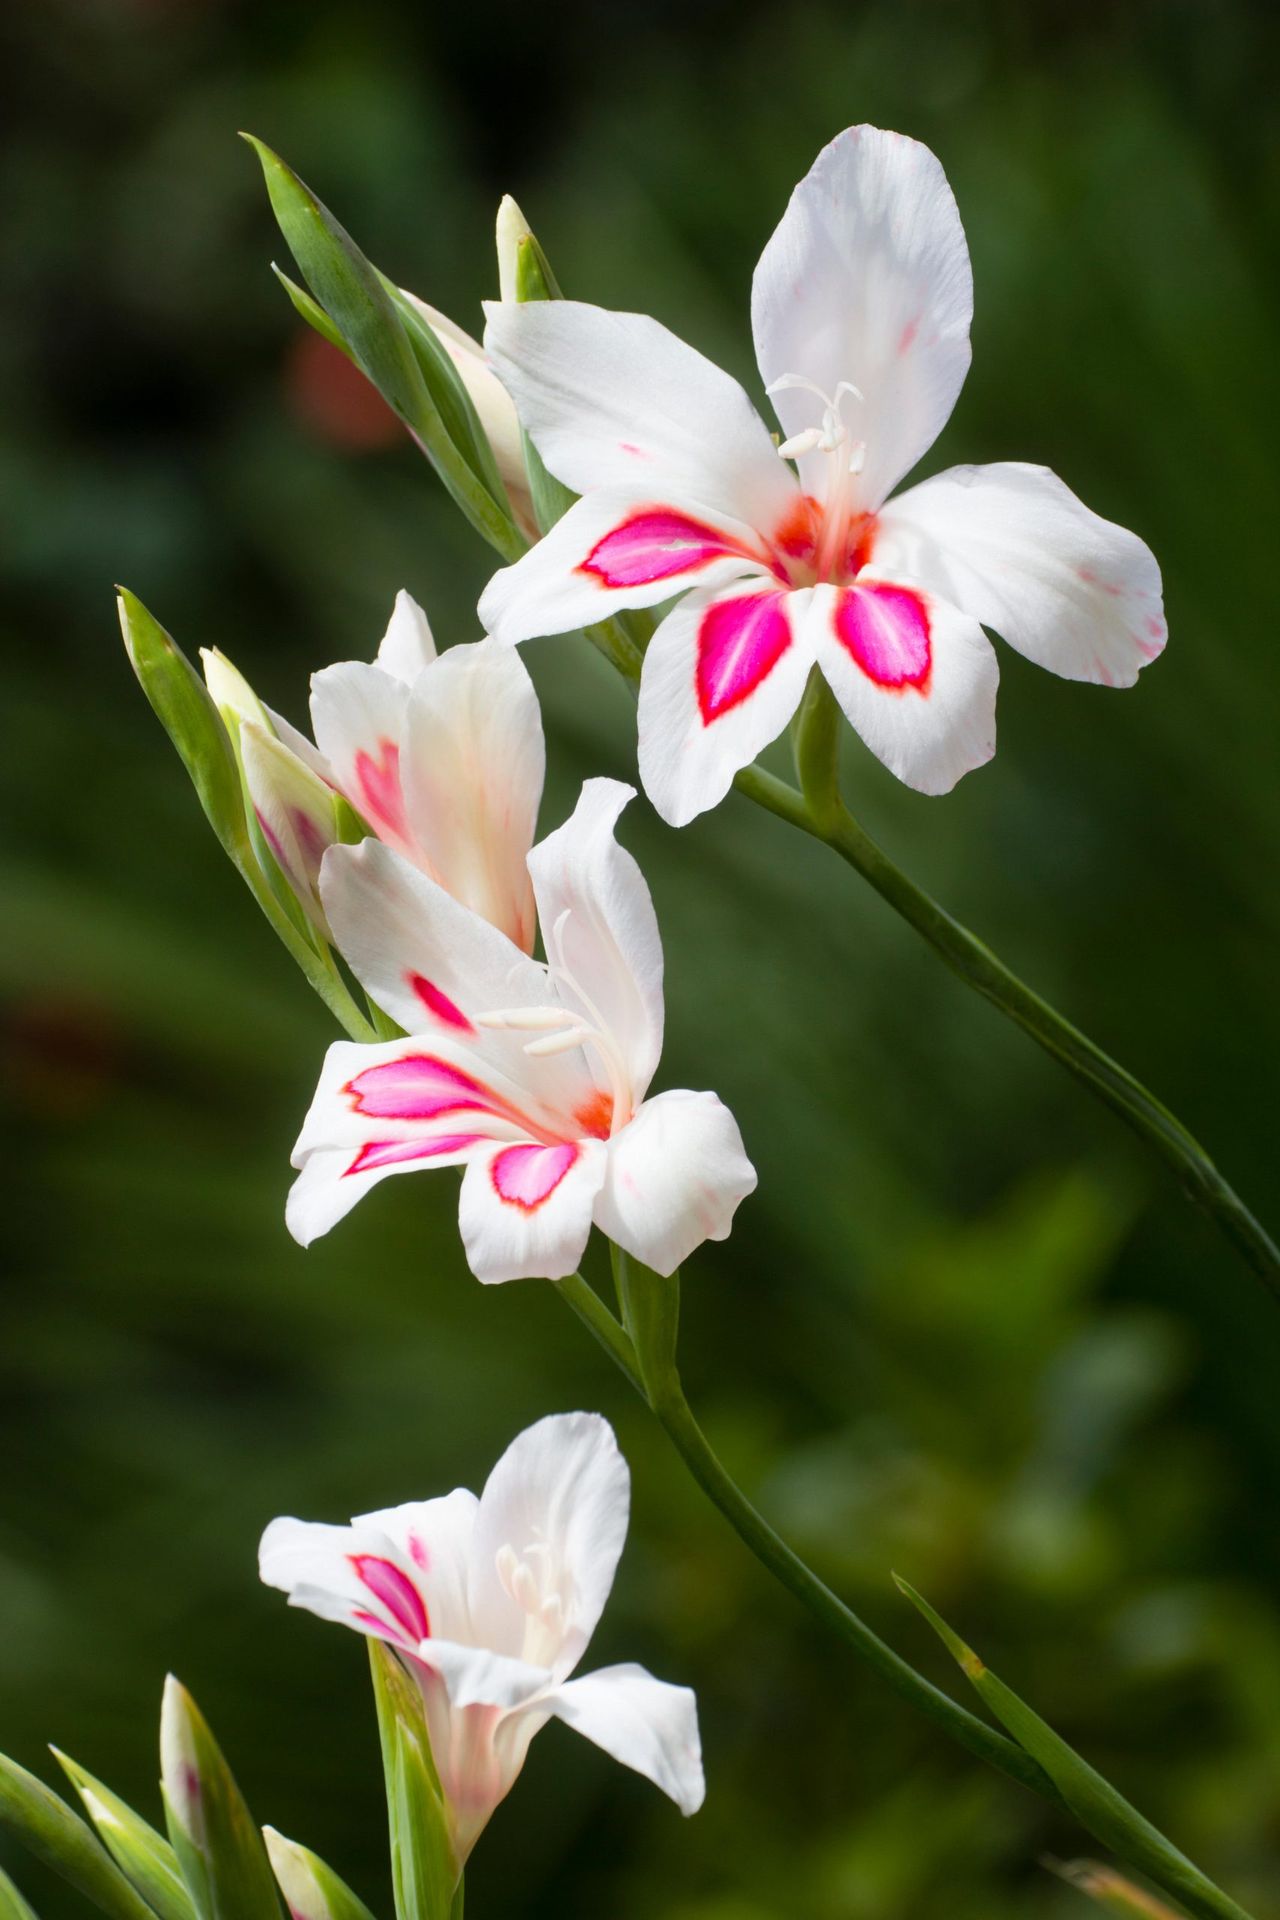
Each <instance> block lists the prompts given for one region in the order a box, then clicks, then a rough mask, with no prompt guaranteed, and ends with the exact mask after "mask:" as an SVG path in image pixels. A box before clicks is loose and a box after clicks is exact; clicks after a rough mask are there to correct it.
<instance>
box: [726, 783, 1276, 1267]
mask: <svg viewBox="0 0 1280 1920" xmlns="http://www.w3.org/2000/svg"><path fill="white" fill-rule="evenodd" d="M735 785H736V786H737V788H738V791H739V792H740V793H743V794H745V795H746V796H747V798H748V799H750V800H754V801H755V802H756V804H757V806H762V807H765V808H767V809H768V811H769V812H770V813H774V814H776V815H777V816H778V818H779V819H781V820H785V821H786V822H787V823H788V825H790V826H793V827H799V828H800V830H801V831H802V832H803V833H808V834H810V835H811V836H812V837H813V838H814V839H816V840H820V841H822V843H823V844H824V845H825V846H828V847H830V848H831V849H832V850H833V852H835V853H838V854H839V856H840V858H841V859H842V860H844V861H846V862H847V864H848V865H849V866H851V867H852V868H853V869H854V870H855V872H857V873H860V874H861V875H862V877H863V879H864V880H868V881H869V882H870V883H871V885H872V886H873V887H874V888H875V890H876V892H877V893H878V894H879V895H880V897H881V899H882V900H886V901H887V902H888V903H889V905H890V906H891V907H892V908H893V909H894V911H895V913H898V914H901V916H902V918H903V919H904V920H905V921H907V923H908V924H909V925H910V926H912V927H914V928H915V930H916V932H917V933H919V934H921V935H922V936H923V938H924V939H925V940H927V941H928V943H929V945H930V946H931V947H932V948H933V950H934V952H935V953H937V954H939V955H941V957H942V959H943V960H945V961H946V963H947V965H948V966H949V967H950V968H951V970H952V972H953V973H957V974H959V976H960V978H961V979H962V980H963V981H965V982H966V984H967V985H969V986H971V987H973V988H974V989H975V990H976V991H977V992H978V993H980V994H982V995H983V997H984V998H985V999H987V1000H990V1001H991V1003H992V1004H993V1005H994V1006H997V1007H999V1009H1000V1011H1001V1012H1002V1013H1004V1014H1006V1015H1007V1016H1008V1018H1009V1019H1010V1020H1012V1021H1013V1022H1014V1023H1015V1024H1016V1025H1017V1026H1019V1027H1021V1028H1022V1030H1023V1032H1024V1033H1028V1034H1030V1036H1031V1038H1032V1039H1033V1040H1034V1041H1036V1042H1037V1044H1038V1045H1039V1046H1041V1047H1043V1048H1044V1050H1045V1052H1046V1053H1048V1054H1051V1055H1052V1056H1053V1058H1054V1059H1055V1060H1059V1061H1061V1063H1062V1065H1063V1066H1064V1067H1066V1068H1067V1070H1068V1072H1069V1073H1073V1074H1074V1075H1075V1077H1076V1079H1077V1080H1080V1081H1082V1082H1083V1083H1084V1085H1085V1086H1087V1087H1088V1088H1089V1089H1090V1090H1091V1091H1092V1092H1093V1093H1095V1094H1096V1095H1097V1096H1098V1098H1099V1099H1100V1100H1102V1101H1103V1102H1105V1104H1106V1105H1107V1106H1109V1107H1110V1108H1111V1109H1112V1111H1113V1112H1114V1113H1117V1114H1119V1116H1120V1118H1121V1119H1122V1120H1123V1121H1124V1122H1125V1123H1126V1125H1127V1126H1129V1127H1131V1128H1132V1129H1133V1131H1134V1132H1135V1133H1136V1134H1138V1135H1139V1136H1140V1137H1141V1138H1142V1139H1144V1140H1145V1141H1146V1142H1147V1143H1148V1145H1149V1146H1151V1147H1152V1148H1154V1150H1155V1152H1156V1153H1157V1154H1159V1156H1160V1158H1161V1159H1162V1160H1164V1161H1165V1162H1166V1164H1167V1165H1168V1166H1170V1167H1171V1168H1172V1169H1173V1171H1174V1173H1175V1175H1176V1176H1177V1178H1178V1180H1179V1182H1180V1184H1181V1185H1182V1187H1183V1189H1184V1191H1185V1192H1186V1193H1187V1194H1188V1195H1189V1197H1190V1198H1191V1199H1192V1200H1194V1201H1195V1203H1196V1204H1197V1206H1199V1207H1201V1208H1203V1210H1204V1211H1205V1213H1207V1214H1208V1215H1209V1217H1210V1219H1211V1220H1213V1221H1214V1223H1215V1224H1216V1225H1217V1226H1218V1227H1219V1228H1220V1230H1221V1231H1222V1233H1223V1234H1224V1235H1225V1236H1226V1238H1227V1239H1228V1240H1229V1241H1230V1242H1231V1244H1232V1246H1233V1247H1235V1249H1236V1251H1237V1252H1238V1253H1239V1254H1240V1255H1241V1256H1242V1257H1243V1258H1244V1260H1245V1261H1246V1263H1247V1264H1248V1265H1249V1266H1250V1267H1251V1268H1252V1269H1253V1271H1254V1273H1256V1274H1257V1275H1258V1276H1259V1278H1260V1279H1261V1280H1262V1281H1263V1282H1264V1284H1265V1285H1266V1286H1267V1287H1268V1288H1269V1289H1270V1291H1271V1292H1272V1293H1273V1294H1274V1295H1276V1297H1277V1298H1280V1248H1277V1246H1276V1244H1275V1242H1274V1241H1273V1240H1272V1239H1271V1237H1270V1235H1269V1234H1268V1233H1267V1231H1266V1229H1265V1228H1264V1227H1263V1226H1262V1225H1261V1223H1260V1222H1259V1221H1258V1220H1257V1219H1255V1217H1254V1215H1253V1214H1252V1213H1251V1212H1250V1211H1249V1209H1248V1207H1246V1206H1245V1204H1244V1202H1243V1200H1241V1198H1240V1196H1239V1194H1238V1193H1236V1191H1235V1189H1234V1188H1233V1187H1232V1186H1231V1185H1230V1184H1229V1183H1228V1181H1226V1180H1225V1179H1224V1178H1223V1176H1222V1175H1221V1173H1219V1171H1218V1169H1217V1167H1216V1166H1215V1165H1214V1163H1213V1161H1212V1160H1211V1159H1210V1158H1209V1155H1208V1154H1207V1153H1206V1152H1205V1150H1204V1148H1203V1147H1202V1146H1201V1145H1200V1143H1199V1142H1198V1141H1197V1140H1196V1139H1195V1138H1194V1136H1193V1135H1192V1134H1190V1133H1189V1132H1188V1131H1187V1129H1186V1128H1185V1127H1184V1126H1183V1125H1182V1123H1181V1121H1180V1120H1178V1119H1177V1118H1176V1117H1175V1116H1174V1115H1173V1114H1172V1113H1170V1111H1169V1109H1168V1108H1167V1107H1165V1106H1163V1105H1162V1104H1161V1102H1160V1101H1159V1100H1157V1099H1156V1097H1155V1095H1154V1094H1152V1093H1149V1092H1148V1091H1147V1089H1146V1087H1144V1086H1143V1085H1142V1083H1141V1081H1140V1080H1137V1079H1135V1078H1134V1076H1133V1075H1132V1074H1131V1073H1129V1072H1128V1071H1127V1070H1126V1069H1125V1068H1124V1067H1122V1066H1121V1065H1120V1064H1119V1062H1118V1061H1116V1060H1113V1059H1112V1058H1111V1057H1110V1055H1109V1054H1106V1053H1104V1052H1103V1051H1102V1049H1101V1048H1100V1047H1096V1046H1095V1045H1094V1043H1093V1041H1092V1040H1090V1039H1089V1038H1088V1037H1087V1036H1086V1035H1085V1034H1083V1033H1081V1032H1080V1030H1079V1028H1078V1027H1073V1026H1072V1025H1071V1023H1070V1021H1069V1020H1064V1019H1063V1017H1062V1015H1061V1014H1060V1013H1057V1012H1055V1010H1054V1009H1053V1008H1052V1007H1051V1006H1050V1005H1049V1004H1048V1002H1047V1001H1045V1000H1042V999H1041V998H1040V996H1039V994H1037V993H1033V992H1032V990H1031V988H1030V987H1028V986H1026V985H1025V984H1024V983H1023V982H1022V981H1021V980H1019V979H1018V977H1017V975H1016V974H1014V973H1011V972H1010V971H1009V969H1008V967H1006V966H1005V965H1004V963H1003V962H1002V961H1000V960H998V959H997V958H996V956H995V954H994V953H992V951H991V949H990V948H989V947H987V946H984V944H983V942H982V941H981V940H979V939H977V938H976V937H975V936H974V935H973V934H972V933H970V932H969V931H968V929H967V928H966V927H963V926H961V924H960V922H959V921H958V920H954V919H952V917H951V915H950V914H949V913H947V912H946V911H945V910H944V909H943V908H942V907H940V906H939V905H938V904H937V902H936V901H935V900H932V899H930V897H929V895H928V894H927V893H925V892H924V891H923V890H922V889H921V888H920V887H917V886H916V885H915V883H914V881H911V880H909V879H908V878H907V876H906V874H905V873H903V872H902V871H901V869H900V868H898V867H895V866H894V864H893V862H892V861H891V860H890V859H889V857H888V856H887V854H885V853H884V852H883V851H882V849H881V848H880V847H878V846H877V845H876V843H875V841H874V840H873V839H872V838H871V837H870V835H869V834H867V833H864V831H863V830H862V828H861V827H860V826H859V825H858V823H857V821H856V820H854V819H853V817H852V815H851V814H850V813H849V812H848V810H847V809H846V808H845V807H844V805H843V804H841V805H839V807H838V808H837V809H835V810H834V811H832V812H831V813H830V814H829V815H827V817H826V818H825V819H824V820H823V821H822V822H821V823H819V822H818V821H817V820H815V819H814V818H813V816H812V815H811V813H810V811H809V809H808V807H807V805H806V804H805V800H804V797H803V795H802V794H800V793H797V791H796V789H795V788H794V787H791V786H788V785H787V783H786V781H784V780H779V779H777V778H776V776H775V775H773V774H771V773H766V772H765V770H764V769H763V768H762V767H747V768H745V769H744V771H743V772H742V773H740V774H739V775H738V778H737V780H736V782H735Z"/></svg>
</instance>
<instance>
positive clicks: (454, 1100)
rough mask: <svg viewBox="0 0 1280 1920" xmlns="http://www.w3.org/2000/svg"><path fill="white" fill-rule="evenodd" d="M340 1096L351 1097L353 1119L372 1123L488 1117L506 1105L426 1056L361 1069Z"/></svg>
mask: <svg viewBox="0 0 1280 1920" xmlns="http://www.w3.org/2000/svg"><path fill="white" fill-rule="evenodd" d="M343 1092H344V1093H349V1094H350V1095H351V1096H352V1101H353V1105H354V1107H355V1110H356V1112H357V1113H368V1114H371V1115H372V1116H373V1117H374V1119H377V1120H434V1119H436V1118H437V1117H438V1116H439V1115H440V1114H442V1113H465V1112H467V1111H468V1110H471V1111H475V1112H481V1113H492V1112H496V1111H498V1109H499V1108H500V1107H502V1106H503V1105H504V1104H505V1103H504V1102H502V1101H501V1100H499V1098H498V1096H497V1095H496V1094H494V1093H492V1092H491V1091H490V1089H489V1088H488V1087H485V1086H483V1085H482V1084H481V1082H480V1081H479V1080H473V1079H472V1077H471V1075H470V1074H469V1073H463V1072H462V1071H461V1070H460V1069H459V1068H457V1067H451V1066H449V1064H448V1063H447V1061H444V1060H436V1059H434V1058H433V1057H432V1055H430V1054H426V1053H410V1054H406V1055H405V1056H404V1057H403V1058H402V1059H400V1060H384V1061H383V1062H382V1064H381V1065H380V1066H377V1067H366V1068H365V1069H364V1071H363V1072H362V1073H358V1074H356V1076H355V1078H354V1079H353V1080H348V1082H347V1084H346V1086H345V1087H344V1088H343Z"/></svg>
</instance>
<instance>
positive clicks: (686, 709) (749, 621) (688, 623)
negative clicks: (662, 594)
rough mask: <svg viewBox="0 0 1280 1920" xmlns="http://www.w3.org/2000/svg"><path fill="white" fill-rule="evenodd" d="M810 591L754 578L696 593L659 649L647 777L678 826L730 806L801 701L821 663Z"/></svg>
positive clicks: (645, 749) (642, 717) (645, 678)
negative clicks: (746, 771) (728, 800)
mask: <svg viewBox="0 0 1280 1920" xmlns="http://www.w3.org/2000/svg"><path fill="white" fill-rule="evenodd" d="M808 600H809V594H808V590H807V589H802V590H801V591H800V592H798V593H780V592H778V590H777V589H776V587H775V586H774V585H773V584H772V583H771V582H770V583H764V582H761V581H759V580H756V581H752V582H750V583H749V584H745V585H743V586H741V587H738V588H735V589H733V590H731V591H724V590H721V591H718V592H716V591H712V590H710V589H707V590H704V591H700V592H697V593H690V594H687V595H686V596H685V598H684V599H683V600H682V601H681V602H680V604H679V606H678V607H676V608H675V609H674V611H673V612H671V613H669V614H668V615H667V617H666V619H665V620H664V621H663V622H662V625H661V626H660V627H659V628H658V630H657V632H656V633H655V634H654V636H653V639H652V640H651V641H650V642H649V648H648V652H647V653H646V654H645V661H644V672H643V675H642V677H641V681H640V712H639V729H640V778H641V780H642V782H643V784H644V790H645V792H646V793H647V794H648V796H649V798H650V800H651V801H652V802H653V804H654V806H655V807H656V808H657V810H658V812H659V813H660V814H661V815H662V817H663V819H664V820H666V821H667V822H668V823H669V824H670V825H671V826H673V827H683V826H686V825H687V824H688V822H689V821H690V820H692V819H694V818H695V817H696V816H697V815H698V814H700V813H705V812H706V810H707V808H708V807H714V806H715V805H716V804H717V802H719V801H720V800H723V798H724V796H725V794H726V793H727V792H728V791H729V788H730V787H731V786H732V784H733V777H734V775H735V774H736V773H737V772H738V770H739V768H741V767H745V766H749V765H750V763H751V762H752V761H753V760H754V759H755V757H756V755H757V754H758V753H759V752H760V751H761V749H762V748H763V747H766V746H767V745H768V744H769V742H770V741H771V740H774V739H776V738H777V736H778V734H780V733H781V732H782V729H783V728H784V727H785V726H786V724H787V722H788V721H789V720H790V718H791V716H792V714H793V713H794V712H795V710H796V708H797V707H798V706H799V704H800V697H801V695H802V694H803V692H804V684H805V680H806V678H807V677H808V673H809V668H810V667H811V666H812V664H813V649H812V645H811V643H810V639H809V634H808V626H807V621H806V619H805V613H806V609H807V606H808Z"/></svg>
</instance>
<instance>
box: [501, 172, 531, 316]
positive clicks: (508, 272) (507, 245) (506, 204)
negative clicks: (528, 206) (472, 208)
mask: <svg viewBox="0 0 1280 1920" xmlns="http://www.w3.org/2000/svg"><path fill="white" fill-rule="evenodd" d="M532 238H533V230H532V228H531V227H530V225H529V222H528V221H527V220H526V219H525V217H524V215H523V214H522V213H521V211H520V209H519V207H518V206H517V205H516V203H515V201H514V200H513V199H512V198H511V195H510V194H509V193H504V194H503V196H502V201H501V204H500V206H499V207H498V228H497V241H498V297H499V299H501V300H518V299H519V298H520V294H519V291H518V285H517V274H518V272H519V262H520V243H521V241H522V240H532Z"/></svg>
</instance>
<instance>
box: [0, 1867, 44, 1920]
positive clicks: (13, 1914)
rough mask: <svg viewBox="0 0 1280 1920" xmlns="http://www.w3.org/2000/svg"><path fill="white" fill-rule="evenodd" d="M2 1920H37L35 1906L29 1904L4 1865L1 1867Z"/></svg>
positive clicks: (0, 1901)
mask: <svg viewBox="0 0 1280 1920" xmlns="http://www.w3.org/2000/svg"><path fill="white" fill-rule="evenodd" d="M0 1920H36V1911H35V1908H34V1907H31V1906H28V1904H27V1902H26V1901H25V1900H24V1899H23V1897H22V1895H21V1894H20V1893H19V1892H18V1889H17V1888H16V1887H15V1886H14V1884H13V1882H12V1880H11V1879H10V1878H9V1876H8V1874H7V1873H6V1872H5V1870H4V1868H3V1867H0Z"/></svg>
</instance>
